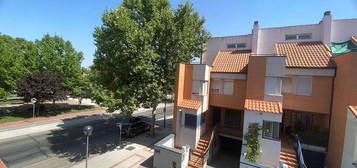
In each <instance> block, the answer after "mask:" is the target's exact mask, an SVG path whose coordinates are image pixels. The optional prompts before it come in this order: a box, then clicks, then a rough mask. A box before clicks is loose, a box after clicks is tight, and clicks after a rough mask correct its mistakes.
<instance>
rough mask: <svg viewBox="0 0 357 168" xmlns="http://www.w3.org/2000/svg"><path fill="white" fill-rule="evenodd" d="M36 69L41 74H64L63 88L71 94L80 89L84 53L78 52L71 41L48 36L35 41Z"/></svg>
mask: <svg viewBox="0 0 357 168" xmlns="http://www.w3.org/2000/svg"><path fill="white" fill-rule="evenodd" d="M35 46H36V69H37V70H38V71H39V72H56V73H61V74H63V80H64V83H63V86H64V88H65V89H67V90H68V91H70V92H74V91H75V89H78V88H77V87H78V85H77V83H78V81H80V78H81V75H82V67H81V62H82V60H83V53H82V52H77V51H76V50H75V49H74V48H73V46H72V44H71V42H70V41H65V40H64V39H63V38H61V37H59V36H50V35H49V34H46V35H44V36H43V37H42V39H41V40H36V41H35Z"/></svg>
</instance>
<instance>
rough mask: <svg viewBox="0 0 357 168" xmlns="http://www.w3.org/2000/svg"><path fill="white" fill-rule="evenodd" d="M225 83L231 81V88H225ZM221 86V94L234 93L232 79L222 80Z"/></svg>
mask: <svg viewBox="0 0 357 168" xmlns="http://www.w3.org/2000/svg"><path fill="white" fill-rule="evenodd" d="M226 83H231V84H232V86H231V88H226V87H227V86H226ZM222 86H223V89H222V91H223V92H222V94H224V95H233V93H234V80H228V79H224V80H223V82H222Z"/></svg>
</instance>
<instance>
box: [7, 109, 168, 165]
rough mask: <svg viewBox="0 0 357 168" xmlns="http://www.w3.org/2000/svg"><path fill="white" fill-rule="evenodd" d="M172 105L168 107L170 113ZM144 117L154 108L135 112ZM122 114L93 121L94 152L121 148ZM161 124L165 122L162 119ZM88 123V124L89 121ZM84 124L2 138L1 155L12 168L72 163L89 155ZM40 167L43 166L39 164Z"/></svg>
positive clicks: (91, 140) (92, 150)
mask: <svg viewBox="0 0 357 168" xmlns="http://www.w3.org/2000/svg"><path fill="white" fill-rule="evenodd" d="M162 111H163V110H162V108H161V109H158V110H157V115H156V119H162V118H163V116H164V115H163V112H162ZM171 115H172V108H167V116H171ZM134 116H141V117H142V118H143V120H144V121H150V119H151V111H145V112H140V113H135V114H134ZM120 119H121V118H120V117H111V118H109V117H108V118H106V119H102V120H96V121H93V122H91V123H90V125H91V126H93V128H94V130H93V134H92V135H91V136H90V155H99V154H103V153H105V152H108V151H112V150H114V149H116V148H117V146H118V144H119V134H118V132H119V128H118V127H117V126H116V123H117V122H119V121H120ZM157 124H159V125H162V122H161V121H160V123H159V122H158V123H157ZM85 125H88V124H85ZM85 125H84V124H82V125H76V126H73V127H67V128H64V129H60V130H51V131H45V132H40V133H36V134H30V135H26V136H19V137H15V138H11V139H6V140H2V141H0V159H2V160H3V161H4V162H5V164H6V165H7V166H8V167H10V168H19V167H36V163H38V162H41V163H44V162H45V163H46V162H47V165H50V167H68V166H70V165H71V164H74V163H76V162H79V161H81V160H83V159H85V145H86V144H85V137H84V135H83V131H82V129H83V127H84V126H85ZM37 167H40V166H37Z"/></svg>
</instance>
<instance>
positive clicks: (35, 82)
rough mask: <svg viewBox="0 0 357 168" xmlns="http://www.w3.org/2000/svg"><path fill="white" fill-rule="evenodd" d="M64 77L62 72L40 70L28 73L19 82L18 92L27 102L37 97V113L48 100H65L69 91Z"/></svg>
mask: <svg viewBox="0 0 357 168" xmlns="http://www.w3.org/2000/svg"><path fill="white" fill-rule="evenodd" d="M63 83H64V78H63V75H62V74H60V73H54V72H40V73H36V74H32V75H27V76H24V77H23V78H21V79H20V80H19V81H18V82H17V94H18V95H19V96H23V97H24V100H25V102H30V101H31V99H33V98H35V99H36V102H35V104H36V107H37V113H39V109H40V107H38V106H37V105H40V106H41V104H42V103H43V102H44V101H46V100H65V99H67V95H68V92H67V91H66V90H65V88H64V86H63Z"/></svg>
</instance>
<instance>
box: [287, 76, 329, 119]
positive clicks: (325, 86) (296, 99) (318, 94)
mask: <svg viewBox="0 0 357 168" xmlns="http://www.w3.org/2000/svg"><path fill="white" fill-rule="evenodd" d="M332 82H333V77H323V76H317V77H316V76H314V77H313V78H312V93H311V95H310V96H305V95H295V94H284V96H283V107H284V109H290V110H298V111H307V112H316V113H325V114H328V113H330V104H331V95H332V94H331V93H332V85H333V84H332Z"/></svg>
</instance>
